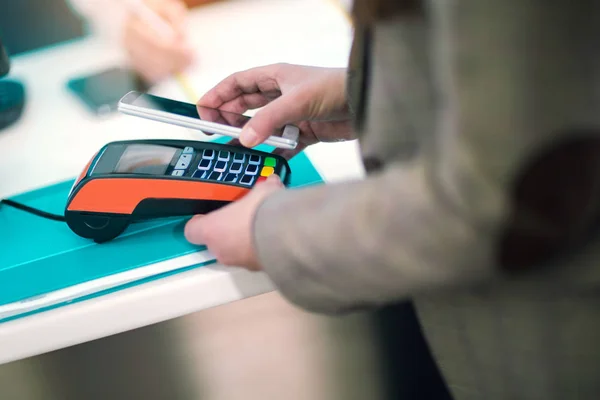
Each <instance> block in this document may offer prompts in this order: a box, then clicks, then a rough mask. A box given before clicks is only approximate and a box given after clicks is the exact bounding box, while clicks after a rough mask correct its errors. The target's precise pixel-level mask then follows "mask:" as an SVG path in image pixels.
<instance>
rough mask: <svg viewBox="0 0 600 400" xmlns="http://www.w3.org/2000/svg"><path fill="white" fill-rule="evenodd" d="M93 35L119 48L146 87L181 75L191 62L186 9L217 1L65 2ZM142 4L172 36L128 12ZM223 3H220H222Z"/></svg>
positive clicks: (88, 0) (80, 0) (81, 0)
mask: <svg viewBox="0 0 600 400" xmlns="http://www.w3.org/2000/svg"><path fill="white" fill-rule="evenodd" d="M67 1H69V2H70V4H71V5H72V6H73V8H74V9H75V10H76V11H77V13H79V14H80V15H81V16H83V17H84V18H85V19H86V20H87V21H88V23H89V25H90V28H91V29H92V31H93V32H94V33H96V34H99V35H101V36H103V37H105V38H108V39H109V40H111V41H112V42H113V43H114V45H115V46H119V47H120V48H122V49H123V50H124V51H125V53H126V55H127V57H128V59H129V62H130V63H131V67H132V68H133V69H134V70H136V71H137V72H138V73H139V74H140V76H141V77H142V78H143V79H144V80H145V81H147V82H149V83H156V82H158V81H160V80H162V79H164V78H167V77H169V76H171V75H172V74H174V73H177V72H182V71H183V70H184V69H185V68H186V67H188V66H189V65H190V64H191V63H192V62H193V57H194V56H193V49H192V48H191V47H190V45H189V43H188V38H187V36H186V17H187V15H188V12H189V9H190V8H194V7H200V6H202V5H206V4H210V3H215V2H217V1H219V0H133V1H130V0H67ZM138 1H139V2H142V3H143V4H144V5H145V6H146V7H148V8H149V9H150V10H152V11H153V12H154V13H155V14H156V15H157V16H159V17H160V18H161V19H162V20H163V22H165V23H166V24H167V25H168V26H169V27H170V28H171V29H172V31H173V32H174V33H175V35H174V36H173V37H166V36H165V35H163V34H162V32H157V31H156V30H155V29H154V28H153V27H152V26H149V25H148V24H147V23H146V22H145V21H144V20H142V19H140V18H139V17H138V16H137V14H136V13H135V12H133V11H132V4H134V3H136V2H138ZM222 1H224V0H222Z"/></svg>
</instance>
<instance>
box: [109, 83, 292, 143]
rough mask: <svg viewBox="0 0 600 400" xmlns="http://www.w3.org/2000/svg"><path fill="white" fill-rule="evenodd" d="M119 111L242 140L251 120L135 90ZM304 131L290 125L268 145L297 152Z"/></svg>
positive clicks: (273, 136)
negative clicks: (241, 136) (241, 134)
mask: <svg viewBox="0 0 600 400" xmlns="http://www.w3.org/2000/svg"><path fill="white" fill-rule="evenodd" d="M118 110H119V111H120V112H122V113H123V114H128V115H133V116H136V117H141V118H147V119H150V120H153V121H158V122H164V123H168V124H173V125H178V126H182V127H185V128H190V129H197V130H200V131H203V132H205V133H212V134H219V135H224V136H229V137H232V138H235V139H239V137H240V133H241V132H242V128H243V127H244V125H245V124H246V123H247V122H248V121H249V120H250V117H248V116H246V115H243V114H236V113H231V112H228V111H222V110H219V109H215V108H208V107H197V106H196V105H195V104H190V103H184V102H181V101H177V100H172V99H167V98H164V97H159V96H154V95H150V94H146V93H140V92H136V91H132V92H129V93H127V94H126V95H125V96H123V98H122V99H121V100H120V101H119V105H118ZM299 135H300V130H299V129H298V127H296V126H294V125H286V126H284V127H283V128H281V129H280V130H279V132H276V133H275V134H274V135H272V136H270V137H269V138H268V139H267V140H266V141H265V142H264V143H265V144H267V145H270V146H274V147H278V148H283V149H295V148H296V146H297V145H298V137H299Z"/></svg>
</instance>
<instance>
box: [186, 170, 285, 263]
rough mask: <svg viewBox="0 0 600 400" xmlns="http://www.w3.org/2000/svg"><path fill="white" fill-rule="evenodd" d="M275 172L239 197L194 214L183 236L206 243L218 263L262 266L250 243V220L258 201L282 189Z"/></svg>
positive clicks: (252, 217)
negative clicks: (200, 213) (214, 209)
mask: <svg viewBox="0 0 600 400" xmlns="http://www.w3.org/2000/svg"><path fill="white" fill-rule="evenodd" d="M283 188H284V186H283V184H282V183H281V180H279V177H278V176H277V175H271V176H269V177H268V178H267V179H266V180H265V181H263V182H260V183H258V184H256V186H254V188H253V189H252V190H251V191H250V193H248V194H247V195H245V196H244V197H243V198H242V199H240V200H238V201H236V202H234V203H231V204H229V205H227V206H225V207H223V208H221V209H219V210H217V211H214V212H212V213H210V214H207V215H197V216H195V217H194V218H192V219H191V220H190V221H189V222H188V223H187V224H186V226H185V231H184V233H185V237H186V239H187V240H188V241H189V242H190V243H192V244H197V245H206V247H207V248H208V250H209V251H210V252H211V253H212V254H213V255H214V256H215V257H216V259H217V261H218V262H219V263H220V264H223V265H228V266H236V267H243V268H247V269H249V270H251V271H260V270H261V269H262V267H261V265H260V263H259V261H258V259H257V256H256V253H255V250H254V244H253V238H252V221H253V219H254V214H255V213H256V210H257V209H258V207H259V206H260V204H261V203H262V201H263V200H264V199H265V198H266V197H267V196H269V195H270V194H272V193H274V192H276V191H278V190H283Z"/></svg>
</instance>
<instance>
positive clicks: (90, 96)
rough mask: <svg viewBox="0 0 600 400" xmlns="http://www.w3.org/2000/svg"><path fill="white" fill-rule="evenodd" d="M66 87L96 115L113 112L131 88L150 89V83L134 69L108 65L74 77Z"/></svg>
mask: <svg viewBox="0 0 600 400" xmlns="http://www.w3.org/2000/svg"><path fill="white" fill-rule="evenodd" d="M67 87H68V88H69V90H70V91H71V92H72V93H73V94H74V95H75V96H77V98H78V99H79V100H81V101H82V102H83V104H84V105H85V106H86V108H87V109H88V110H89V111H90V112H91V113H92V114H94V115H98V116H100V115H105V114H110V113H113V112H115V111H116V110H117V107H118V104H119V100H120V99H121V98H122V97H123V96H124V95H125V94H127V93H129V92H131V91H132V90H137V91H147V90H149V89H150V85H149V84H147V83H146V82H145V81H144V80H143V79H142V78H141V77H140V76H139V75H138V74H137V73H136V72H135V71H133V70H131V69H128V68H123V67H110V68H107V69H103V70H100V71H95V72H94V73H92V74H87V75H83V76H78V77H74V78H72V79H70V80H69V81H68V82H67Z"/></svg>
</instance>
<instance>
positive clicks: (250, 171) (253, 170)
mask: <svg viewBox="0 0 600 400" xmlns="http://www.w3.org/2000/svg"><path fill="white" fill-rule="evenodd" d="M257 173H258V165H255V164H249V165H248V166H247V167H246V172H245V174H246V175H256V174H257Z"/></svg>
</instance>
